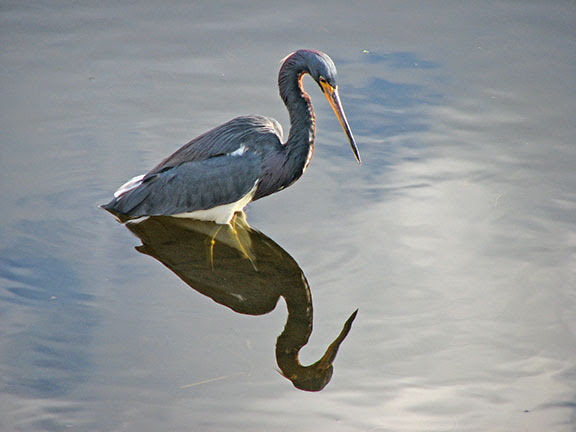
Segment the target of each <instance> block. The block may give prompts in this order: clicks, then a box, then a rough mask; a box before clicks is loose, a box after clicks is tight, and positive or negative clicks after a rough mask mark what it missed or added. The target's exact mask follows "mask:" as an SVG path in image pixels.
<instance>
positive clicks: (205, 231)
mask: <svg viewBox="0 0 576 432" xmlns="http://www.w3.org/2000/svg"><path fill="white" fill-rule="evenodd" d="M126 226H127V228H128V229H129V230H130V231H132V233H134V234H135V235H136V236H137V237H138V238H140V240H141V241H142V245H141V246H138V247H137V248H136V249H137V250H138V251H139V252H141V253H143V254H146V255H149V256H151V257H153V258H155V259H157V260H158V261H160V262H161V263H162V264H164V265H165V266H166V267H168V268H169V269H170V270H172V271H173V272H174V273H175V274H176V275H177V276H178V277H179V278H180V279H182V280H183V281H184V282H185V283H186V284H188V285H189V286H190V287H192V288H193V289H195V290H196V291H198V292H200V293H201V294H204V295H206V296H208V297H210V298H211V299H213V300H214V301H215V302H217V303H220V304H222V305H224V306H227V307H229V308H230V309H232V310H234V311H236V312H238V313H242V314H247V315H263V314H266V313H268V312H270V311H272V310H273V309H274V308H275V307H276V304H277V303H278V300H279V298H280V297H283V298H284V300H285V301H286V305H287V309H288V318H287V320H286V325H285V327H284V330H283V331H282V333H281V334H280V336H278V339H277V341H276V361H277V364H278V367H279V368H280V370H281V371H282V374H283V375H284V376H285V377H286V378H288V379H289V380H290V381H292V383H293V384H294V386H295V387H297V388H299V389H301V390H307V391H319V390H322V389H323V388H324V387H325V386H326V385H327V384H328V383H329V382H330V379H331V378H332V374H333V363H334V360H335V358H336V354H337V352H338V348H339V347H340V344H341V343H342V342H343V341H344V339H345V338H346V336H347V335H348V333H349V331H350V329H351V326H352V322H353V321H354V318H355V317H356V311H355V312H354V313H353V314H352V315H351V316H350V318H348V320H347V321H346V323H345V324H344V327H343V329H342V331H341V333H340V334H339V335H338V337H337V338H336V339H335V340H334V341H333V342H332V343H331V344H330V346H329V347H328V348H327V350H326V352H325V354H324V355H323V356H322V357H321V358H320V360H318V361H317V362H315V363H313V364H312V365H309V366H303V365H302V364H301V363H300V361H299V358H298V356H299V353H300V350H301V349H302V347H303V346H304V345H306V344H307V343H308V340H309V338H310V335H311V333H312V324H313V306H312V297H311V293H310V287H309V285H308V282H307V281H306V277H305V276H304V273H303V272H302V269H301V268H300V266H299V265H298V263H296V261H295V260H294V259H293V258H292V257H291V256H290V255H289V254H288V253H287V252H286V251H285V250H284V249H282V248H281V247H280V246H279V245H277V244H276V243H275V242H274V241H272V240H271V239H270V238H268V237H266V236H265V235H264V234H262V233H260V232H259V231H257V230H255V229H253V228H251V227H250V226H249V225H248V223H247V222H246V219H245V216H244V214H243V213H237V214H236V216H235V218H234V220H233V222H232V225H217V224H215V223H212V222H204V221H197V220H192V219H176V218H171V217H151V218H148V219H146V220H144V221H142V222H140V223H133V224H127V225H126Z"/></svg>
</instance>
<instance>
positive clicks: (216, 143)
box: [147, 115, 282, 176]
mask: <svg viewBox="0 0 576 432" xmlns="http://www.w3.org/2000/svg"><path fill="white" fill-rule="evenodd" d="M281 140H282V127H281V126H280V124H279V123H278V122H277V121H276V120H274V119H271V118H267V117H261V116H254V115H252V116H243V117H236V118H235V119H232V120H230V121H229V122H226V123H224V124H222V125H220V126H218V127H216V128H214V129H212V130H210V131H208V132H206V133H204V134H202V135H200V136H198V137H196V138H194V139H193V140H192V141H190V142H189V143H187V144H185V145H184V146H182V147H181V148H179V149H178V150H176V151H175V152H174V153H173V154H171V155H170V156H168V157H167V158H166V159H164V160H163V161H162V162H160V163H159V164H158V165H156V166H155V167H154V168H152V169H151V170H150V172H149V173H148V174H147V176H151V175H153V174H155V173H157V172H159V171H162V170H164V169H166V168H170V167H175V166H178V165H180V164H182V163H184V162H190V161H200V160H205V159H208V158H211V157H214V156H219V155H223V154H228V153H233V152H234V151H236V150H238V148H239V147H240V146H241V145H242V144H247V145H248V146H249V147H250V148H251V149H253V150H254V151H256V152H259V150H260V149H259V147H260V143H262V144H264V145H263V146H262V147H261V150H262V151H265V150H266V149H269V148H270V146H272V147H275V148H281V147H282V141H281Z"/></svg>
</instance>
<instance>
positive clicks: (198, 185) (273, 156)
mask: <svg viewBox="0 0 576 432" xmlns="http://www.w3.org/2000/svg"><path fill="white" fill-rule="evenodd" d="M305 73H309V74H310V75H311V76H312V77H313V78H314V79H315V80H316V81H317V82H318V83H319V85H320V86H321V88H322V91H323V92H324V93H325V94H326V96H327V98H328V99H329V101H330V102H331V105H332V107H333V108H334V110H335V112H336V114H337V115H338V118H339V120H340V123H341V124H342V127H343V128H344V130H345V131H346V133H347V135H348V137H349V140H350V144H351V145H352V149H353V150H354V153H355V155H356V157H357V159H358V161H359V157H358V153H357V149H356V147H355V144H354V140H353V137H352V134H351V132H350V129H349V127H348V124H347V122H346V118H345V116H344V113H343V111H342V109H341V106H340V101H339V98H338V91H337V87H336V84H335V77H336V69H335V67H334V64H333V63H332V60H330V58H329V57H328V56H327V55H326V54H323V53H320V52H318V51H310V50H300V51H296V52H295V53H293V54H291V55H290V56H288V57H287V58H286V59H285V60H284V63H283V65H282V67H281V69H280V74H279V78H278V83H279V88H280V96H281V97H282V99H283V101H284V103H285V104H286V107H287V108H288V111H289V114H290V124H291V128H290V135H289V137H288V140H287V141H286V142H285V143H283V137H282V128H281V126H280V124H279V123H278V122H277V121H276V120H274V119H271V118H267V117H261V116H243V117H237V118H235V119H233V120H230V121H229V122H227V123H224V124H222V125H220V126H218V127H216V128H214V129H212V130H210V131H208V132H206V133H204V134H202V135H200V136H198V137H197V138H195V139H193V140H192V141H190V142H189V143H188V144H185V145H184V146H182V147H181V148H180V149H178V150H177V151H176V152H174V153H173V154H172V155H170V156H168V157H167V158H166V159H164V160H163V161H162V162H160V163H159V164H158V165H157V166H155V167H154V168H153V169H152V170H150V171H149V172H148V173H147V174H145V175H143V176H139V177H135V178H133V179H132V180H130V181H129V182H127V183H126V184H124V185H123V186H121V187H120V188H119V189H118V190H117V191H116V193H115V194H114V198H113V199H112V201H110V202H109V203H108V204H105V205H103V206H102V207H103V208H104V209H106V210H108V211H110V212H111V213H113V214H115V215H116V216H118V217H119V218H120V219H121V220H128V219H134V218H139V217H143V216H154V215H165V216H182V217H191V218H195V219H201V220H210V221H214V222H216V223H220V224H226V223H229V222H230V220H231V219H232V216H233V215H234V213H235V212H236V211H240V210H242V209H243V208H244V207H245V206H246V205H247V204H248V203H249V202H251V201H254V200H257V199H259V198H262V197H265V196H267V195H270V194H272V193H274V192H278V191H280V190H282V189H284V188H286V187H288V186H290V185H291V184H292V183H294V182H295V181H296V180H298V178H300V176H301V175H302V174H303V172H304V170H305V169H306V167H307V166H308V163H309V162H310V158H311V157H312V152H313V149H314V132H315V120H314V111H313V109H312V104H311V102H310V98H309V96H308V95H307V94H306V93H305V92H304V90H303V88H302V77H303V75H304V74H305Z"/></svg>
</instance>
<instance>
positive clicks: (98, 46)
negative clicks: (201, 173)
mask: <svg viewBox="0 0 576 432" xmlns="http://www.w3.org/2000/svg"><path fill="white" fill-rule="evenodd" d="M247 3H248V4H243V3H226V4H224V3H222V4H220V3H218V5H214V4H210V5H208V4H189V2H170V3H161V2H137V3H133V2H123V3H122V4H118V3H116V2H57V1H50V2H41V1H37V2H19V1H13V2H10V1H4V2H1V3H0V28H1V37H0V94H1V103H0V110H1V111H0V112H1V116H0V131H1V132H0V137H1V141H0V143H1V144H0V145H1V147H0V198H1V202H2V206H1V209H2V210H1V214H2V224H1V225H0V238H1V242H0V319H1V321H2V325H1V327H0V410H1V415H0V429H1V430H3V431H4V430H6V431H37V430H47V431H60V430H78V431H85V430H90V431H92V430H98V431H120V430H122V431H158V430H170V431H236V430H256V431H267V430H304V431H318V430H321V431H322V430H330V431H453V430H454V431H572V430H575V424H576V410H575V407H576V390H575V389H576V369H575V360H576V337H575V333H576V291H575V289H574V286H575V271H574V269H575V264H576V216H575V212H574V210H575V208H576V192H575V191H576V174H575V173H576V171H575V170H574V166H575V164H576V146H575V142H576V140H575V138H576V122H575V121H574V113H575V112H576V110H575V108H576V45H575V44H574V34H575V33H574V32H575V30H576V6H575V4H574V2H571V1H556V2H537V1H527V2H512V1H499V2H482V3H480V2H474V4H472V3H470V2H447V1H434V2H407V1H402V2H400V1H398V2H394V1H392V2H386V3H385V4H384V2H355V3H354V4H349V3H350V2H331V3H330V5H329V6H327V5H324V6H322V5H317V4H315V3H311V2H290V4H288V3H286V4H285V5H277V4H272V3H269V2H260V3H258V2H247ZM302 47H310V48H316V49H320V50H323V51H325V52H327V53H328V54H330V55H331V57H332V58H333V59H334V60H335V62H336V65H337V67H338V70H339V77H340V94H341V97H342V102H343V104H344V107H345V109H346V112H347V114H348V118H349V121H350V123H351V126H352V129H353V130H354V132H355V135H356V138H357V141H358V144H359V147H360V151H361V154H362V157H363V160H364V164H363V165H362V166H361V167H359V166H357V165H356V163H355V161H354V159H353V156H352V154H351V152H350V150H349V148H348V146H347V143H346V140H345V137H344V135H343V133H342V132H341V130H340V129H339V126H338V123H337V121H336V119H335V118H333V116H332V115H331V113H330V108H329V107H328V104H327V103H325V101H324V100H323V98H322V97H321V95H320V93H319V92H318V91H317V89H316V88H315V85H313V83H312V82H311V81H310V80H308V81H307V82H305V85H306V86H307V87H308V88H309V91H310V94H311V96H312V99H313V101H314V102H315V107H316V112H317V120H318V121H317V124H318V133H317V147H316V152H315V156H314V158H313V160H312V163H311V165H310V168H309V170H308V171H307V172H306V174H305V176H304V177H303V178H302V179H301V180H300V181H299V182H298V183H296V184H295V185H294V186H292V187H291V188H290V189H288V190H286V191H283V192H282V193H280V194H276V195H273V196H271V197H269V198H266V199H265V200H262V201H259V202H257V203H255V204H253V205H251V206H250V207H249V208H248V211H247V217H248V221H249V223H250V225H251V226H252V227H253V228H254V229H255V230H257V231H258V232H260V233H261V234H254V235H257V236H260V235H262V236H263V237H258V239H264V240H263V241H264V243H262V244H264V245H266V247H273V246H274V245H275V246H278V248H280V249H279V250H281V251H282V252H279V251H278V249H274V251H276V252H274V253H277V254H279V255H278V256H281V257H283V258H282V259H283V260H284V262H290V263H291V264H290V266H292V267H290V266H280V265H278V268H279V270H278V272H279V273H278V274H279V275H280V276H282V275H284V276H283V277H286V278H288V276H290V275H291V276H290V278H293V279H290V280H296V279H295V278H296V276H298V278H300V281H302V278H301V276H300V275H301V274H302V275H305V277H306V279H307V281H308V283H309V289H310V291H309V292H310V293H311V296H312V297H311V299H308V300H306V298H307V297H306V296H307V294H306V293H307V292H308V291H307V289H308V288H307V285H306V284H304V285H298V286H299V288H298V289H297V290H296V291H290V293H292V292H296V293H297V294H298V295H299V296H300V297H299V298H300V299H301V300H302V301H301V302H300V303H294V304H297V305H304V306H306V307H308V306H312V305H313V311H314V316H313V325H314V326H313V329H309V328H308V327H307V326H308V324H310V325H311V322H310V323H308V321H307V320H308V319H309V315H306V314H305V313H304V314H303V315H298V317H300V318H299V319H300V321H298V320H297V321H298V322H300V323H304V324H302V326H300V328H299V330H302V331H303V332H304V333H306V332H308V331H309V330H312V331H311V336H310V340H309V342H308V344H307V345H305V346H304V347H303V349H302V352H301V356H300V360H301V361H302V363H303V364H306V365H308V364H311V363H314V362H316V361H317V360H318V359H319V358H321V357H322V355H323V354H324V352H325V351H326V349H327V347H328V345H329V344H330V343H331V342H332V341H333V340H334V339H335V338H336V336H338V334H339V333H340V331H341V329H342V327H343V325H344V322H345V321H346V319H347V318H348V316H349V315H350V314H351V313H352V312H353V311H354V310H355V309H357V308H358V309H359V313H358V316H357V317H356V320H355V322H354V325H353V327H352V329H351V331H350V333H349V334H348V337H347V338H346V340H345V341H344V342H343V343H342V345H341V346H340V350H339V352H338V355H337V357H336V360H335V362H334V374H333V377H332V380H331V381H330V382H329V383H328V384H327V385H326V387H325V388H324V390H322V391H320V392H305V391H301V390H298V389H296V388H295V387H294V386H293V385H292V383H291V382H290V381H289V380H288V379H286V378H285V377H283V376H282V375H281V374H279V373H278V370H279V369H280V366H279V365H278V359H277V356H276V353H275V347H276V340H277V338H278V337H279V335H280V334H281V333H282V332H283V331H284V330H285V327H284V326H285V325H286V322H287V320H288V319H289V314H287V312H286V306H285V304H286V303H285V302H286V301H288V300H289V299H291V298H293V297H291V296H292V294H290V295H288V294H286V293H287V292H288V291H282V290H279V288H278V287H279V286H280V284H279V283H278V282H274V283H271V284H267V283H263V285H262V286H264V287H266V286H267V287H269V288H270V289H272V290H273V291H265V292H266V293H267V295H268V294H269V293H270V296H269V297H266V301H267V303H265V306H266V307H262V308H261V309H259V310H258V312H263V313H264V312H267V311H268V310H270V309H273V307H274V305H275V301H278V304H277V305H276V307H275V309H273V311H272V312H270V313H264V314H251V315H246V314H238V313H235V312H234V311H232V310H231V309H230V307H231V306H229V307H226V306H223V305H222V304H218V303H216V302H214V301H213V300H212V299H211V298H210V297H209V294H207V293H206V292H205V293H204V295H203V294H201V293H199V292H196V291H194V290H192V289H191V288H190V287H189V286H187V285H186V284H185V282H184V281H183V280H182V279H184V278H183V277H182V275H180V277H179V276H178V275H177V274H175V273H174V272H173V271H170V270H169V269H168V268H167V267H166V266H165V265H162V264H161V263H160V262H159V261H158V259H159V258H158V257H156V259H155V258H152V257H151V256H149V255H151V254H146V253H139V252H138V251H136V250H134V247H136V246H139V245H141V241H140V239H139V238H137V237H136V236H134V235H133V234H132V233H131V232H130V231H129V230H127V229H126V228H125V227H124V226H122V225H119V224H117V223H116V222H115V221H114V220H113V218H111V217H110V216H109V215H108V214H106V213H105V212H103V211H102V210H100V209H98V208H97V205H98V204H100V203H102V202H105V201H107V200H108V199H109V197H110V194H111V192H112V191H113V190H114V189H115V188H116V187H117V186H119V185H120V184H121V183H122V182H124V181H125V180H127V179H128V178H130V177H132V176H134V175H137V174H140V173H142V172H145V171H146V170H147V169H149V168H151V167H152V166H153V165H155V164H156V163H157V162H158V161H159V159H161V158H162V157H164V156H165V155H167V154H169V153H170V152H172V151H173V150H174V149H175V148H177V147H178V146H179V145H181V144H183V143H185V142H186V141H188V140H189V139H190V138H192V137H194V136H196V135H198V134H200V133H202V132H204V131H205V130H207V129H209V128H211V127H213V126H215V125H217V124H220V123H222V122H224V121H226V120H228V119H230V118H232V117H235V116H237V115H240V114H265V115H270V116H273V117H275V118H277V119H278V120H280V121H281V122H282V123H283V125H284V128H285V130H287V129H288V124H287V115H286V113H285V111H284V108H283V106H282V104H281V102H280V99H279V98H278V96H277V90H276V82H275V81H276V74H277V70H278V67H279V61H280V59H281V58H282V57H284V56H285V55H287V54H288V53H290V52H291V51H293V50H295V49H298V48H302ZM176 237H178V236H176ZM258 241H259V240H258ZM254 242H256V243H249V244H250V245H253V248H254V250H256V251H258V250H259V249H258V247H260V246H257V245H259V244H260V243H257V240H254ZM271 245H273V246H271ZM225 248H226V247H224V246H223V247H222V248H221V249H218V251H217V252H216V254H218V253H220V252H219V251H222V250H227V249H225ZM199 250H202V248H200V249H199ZM231 250H232V249H231ZM140 251H141V252H142V250H140ZM236 251H238V249H237V248H236ZM144 252H145V251H144ZM235 253H236V252H235ZM283 254H286V255H283ZM194 256H198V254H196V255H194ZM164 259H165V260H168V258H166V256H164ZM241 260H243V261H240V262H241V263H243V264H242V265H244V266H245V267H244V268H245V269H247V270H246V271H247V272H248V271H251V270H250V269H252V267H251V265H252V264H251V261H250V259H249V258H247V257H246V256H244V257H243V258H242V257H241ZM290 260H292V261H290ZM203 262H204V264H206V263H208V265H209V261H206V260H204V261H203ZM256 262H258V263H259V262H260V261H258V260H256ZM164 264H166V262H165V263H164ZM289 267H290V268H292V269H293V270H294V273H290V275H288V273H282V272H285V271H286V269H287V268H289ZM218 268H220V267H219V266H218ZM298 272H301V273H298ZM232 273H233V272H232ZM274 274H275V273H274V272H273V271H272V275H274ZM230 277H232V276H230ZM181 278H182V279H181ZM286 280H288V279H286ZM211 283H212V282H211ZM214 286H215V288H216V289H218V287H219V286H220V285H218V284H214ZM246 286H248V287H254V286H256V285H253V284H247V285H245V286H243V289H244V288H245V287H246ZM294 286H296V285H294ZM263 289H265V288H263ZM274 290H277V291H274ZM234 293H235V294H237V296H236V297H238V296H249V295H252V294H255V292H254V290H252V291H250V290H249V291H246V292H243V291H242V292H240V291H238V292H234ZM256 294H257V293H256ZM221 303H222V302H221ZM289 306H290V304H289ZM306 307H304V308H303V309H302V308H300V309H298V308H297V309H298V310H302V311H306V310H307V309H306ZM298 313H299V312H298ZM292 316H295V315H292ZM307 317H308V318H307ZM305 336H306V335H305ZM304 339H305V337H304Z"/></svg>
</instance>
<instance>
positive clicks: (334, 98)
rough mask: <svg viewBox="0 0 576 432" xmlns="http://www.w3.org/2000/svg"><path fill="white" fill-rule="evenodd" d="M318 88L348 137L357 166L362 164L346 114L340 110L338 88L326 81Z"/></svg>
mask: <svg viewBox="0 0 576 432" xmlns="http://www.w3.org/2000/svg"><path fill="white" fill-rule="evenodd" d="M320 87H321V88H322V92H323V93H324V96H326V99H328V102H329V103H330V106H331V107H332V109H333V110H334V114H336V117H338V121H339V122H340V126H342V129H344V132H345V133H346V136H347V137H348V142H349V143H350V147H351V148H352V151H353V152H354V156H355V157H356V160H357V161H358V163H359V164H361V163H362V161H361V160H360V153H359V152H358V147H356V142H355V141H354V135H352V131H351V130H350V126H349V125H348V120H346V114H344V109H342V104H341V103H340V96H339V95H338V87H332V86H331V85H330V84H328V83H327V82H326V81H322V82H321V83H320Z"/></svg>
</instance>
